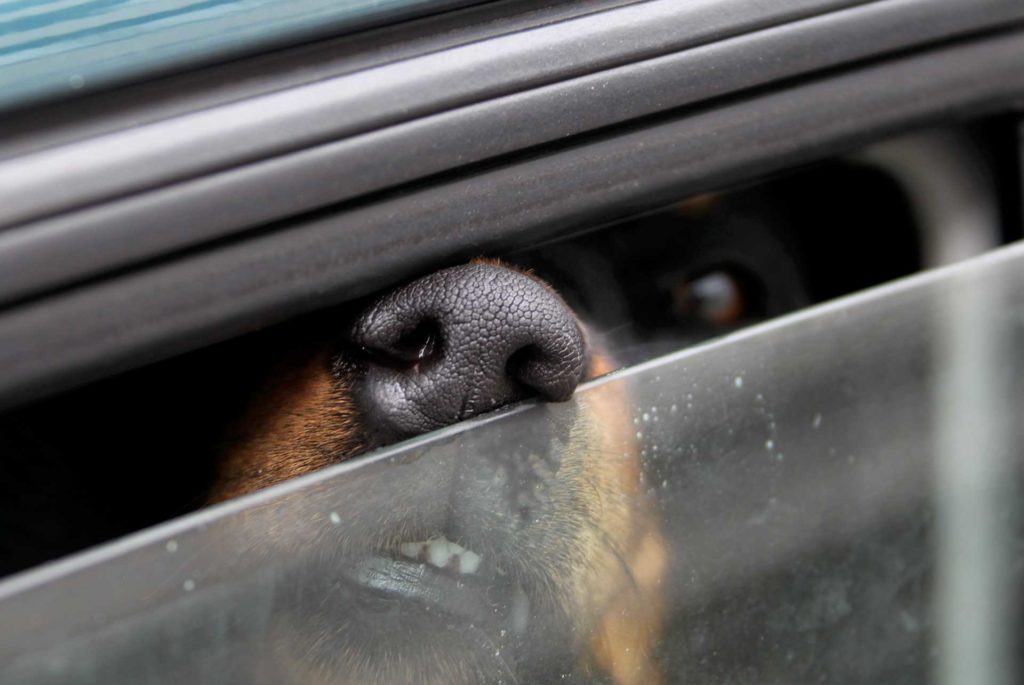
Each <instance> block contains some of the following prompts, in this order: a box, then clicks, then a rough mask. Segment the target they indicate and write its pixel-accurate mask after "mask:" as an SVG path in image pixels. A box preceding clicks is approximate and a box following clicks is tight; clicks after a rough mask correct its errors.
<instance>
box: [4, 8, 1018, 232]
mask: <svg viewBox="0 0 1024 685" xmlns="http://www.w3.org/2000/svg"><path fill="white" fill-rule="evenodd" d="M852 1H853V0H790V1H789V2H786V3H782V4H777V3H764V2H759V1H755V0H717V1H716V2H679V1H678V0H648V1H647V2H641V3H637V4H633V5H627V6H624V7H619V8H615V9H611V10H607V11H604V12H597V13H594V14H589V15H586V16H582V17H578V18H574V19H570V20H567V21H562V22H556V23H553V24H547V25H543V26H539V27H537V28H533V29H528V30H522V31H518V32H515V33H511V34H504V35H499V36H496V37H494V38H490V39H487V40H482V41H477V42H474V43H469V44H466V45H459V46H456V47H453V48H450V49H447V50H441V51H439V52H433V53H429V54H426V55H421V56H418V57H414V58H410V59H406V60H399V61H397V62H391V63H387V64H382V65H380V66H377V67H374V68H370V69H364V70H360V71H356V72H354V73H351V74H346V75H344V76H340V77H337V78H332V79H325V80H322V81H317V82H314V83H308V84H305V85H301V86H297V87H295V88H288V89H285V90H282V91H277V92H273V93H267V94H265V95H261V96H257V97H253V98H248V99H244V100H241V101H238V102H232V103H228V104H224V105H221V106H218V107H213V108H209V109H204V110H200V111H197V112H193V113H190V114H183V115H181V116H177V117H174V118H172V119H169V120H165V121H158V122H154V123H152V124H148V125H144V126H135V127H130V128H128V129H125V130H123V131H119V132H115V133H110V134H107V135H103V136H98V137H96V138H92V139H88V140H84V141H80V142H76V143H70V144H67V145H61V146H58V147H56V148H53V149H49V150H44V151H41V152H37V153H33V154H29V155H24V156H21V157H17V158H14V159H8V160H5V161H3V162H0V226H11V225H15V224H18V223H22V222H25V221H29V220H32V219H37V218H40V217H42V216H47V215H52V214H54V213H56V212H60V211H66V210H68V209H71V208H75V207H82V206H87V205H90V204H93V203H96V202H100V201H103V200H108V199H111V198H114V197H121V196H124V195H127V194H130V193H135V192H139V191H142V190H146V189H150V188H155V187H158V186H161V185H164V184H167V183H171V182H175V181H181V180H185V179H189V178H195V177H198V176H201V175H204V174H208V173H213V172H216V171H220V170H224V169H229V168H232V167H235V166H239V165H242V164H248V163H252V162H256V161H259V160H264V159H267V158H270V157H274V156H276V155H282V154H286V153H288V152H294V151H296V150H301V149H304V148H308V147H310V146H313V145H318V144H322V143H325V142H328V141H332V140H338V139H341V138H345V137H349V136H354V135H358V134H361V133H366V132H369V131H373V130H377V129H380V128H383V127H386V126H392V125H395V124H399V123H402V122H408V121H412V120H415V119H418V118H421V117H426V116H430V115H432V114H437V113H440V112H444V111H448V110H451V109H455V108H458V107H465V106H467V105H471V104H475V103H478V102H481V101H485V100H489V99H492V98H496V97H501V96H504V95H509V94H512V93H516V92H521V91H524V90H529V89H532V88H538V87H541V86H544V85H547V84H551V83H557V82H559V81H563V80H566V79H571V78H576V77H579V76H583V75H586V74H590V73H595V72H598V71H602V70H605V69H610V68H614V67H617V66H622V65H624V64H629V63H631V62H635V61H639V60H644V59H650V58H652V57H656V56H659V55H664V54H668V53H671V52H676V51H679V50H683V49H686V48H688V47H694V46H697V45H702V44H706V43H709V42H712V41H715V40H721V39H723V38H726V37H729V36H735V35H741V34H743V33H747V32H749V31H753V30H757V29H759V28H764V27H766V26H773V25H778V24H780V23H786V22H789V21H793V20H795V19H798V18H801V17H805V16H808V15H814V14H818V13H820V12H822V11H826V10H828V9H834V8H836V7H842V6H847V5H850V4H851V2H852ZM888 1H890V2H891V1H898V0H888ZM964 1H965V0H955V3H954V4H957V5H959V4H961V3H962V2H964ZM982 4H983V5H986V6H993V7H996V6H1000V7H1001V6H1003V5H1012V6H1013V10H1014V11H1016V12H1018V13H1019V12H1020V11H1021V9H1020V8H1019V7H1017V6H1016V5H1017V3H1016V2H1014V1H1013V0H982ZM1007 11H1009V10H1007ZM1007 11H1004V12H1003V13H1004V14H1005V13H1006V12H1007ZM971 14H976V15H977V16H979V17H980V16H982V13H974V12H971Z"/></svg>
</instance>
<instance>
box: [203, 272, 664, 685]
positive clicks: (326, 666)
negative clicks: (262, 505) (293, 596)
mask: <svg viewBox="0 0 1024 685" xmlns="http://www.w3.org/2000/svg"><path fill="white" fill-rule="evenodd" d="M339 318H340V319H341V320H342V321H343V323H342V324H341V325H339V321H338V319H339ZM339 329H340V330H339ZM302 337H303V344H302V345H300V346H298V347H297V348H295V349H293V350H291V351H290V354H288V355H285V357H284V358H283V359H282V360H281V362H280V363H279V366H278V368H277V369H276V370H275V371H274V372H273V373H272V374H271V375H270V377H269V379H268V381H267V382H266V384H265V386H264V387H263V389H262V390H261V391H260V392H258V393H257V394H256V397H257V399H256V400H255V402H254V403H253V404H252V406H250V407H249V409H248V410H247V411H246V412H244V413H243V415H242V417H241V419H240V420H239V421H238V423H237V426H238V427H237V429H235V430H234V431H231V432H230V433H229V436H230V437H229V438H228V439H227V440H226V446H225V449H224V454H223V456H222V457H221V458H220V459H218V463H219V469H218V473H217V477H216V479H215V482H214V484H213V487H212V489H211V492H210V495H209V499H210V502H220V501H224V500H227V499H231V498H234V497H237V496H240V495H244V494H248V493H250V492H253V491H255V490H258V489H261V488H264V487H267V486H271V485H274V484H276V483H279V482H282V481H285V480H287V479H290V478H293V477H295V476H298V475H302V474H305V473H309V472H311V471H314V470H317V469H320V468H323V467H325V466H327V465H330V464H334V463H339V462H343V461H346V460H348V459H351V458H353V457H355V456H357V455H360V454H363V453H365V452H366V451H369V450H372V449H374V448H376V447H380V446H382V445H386V444H390V443H392V442H395V441H397V440H401V439H403V438H408V437H412V436H415V435H418V434H421V433H424V432H427V431H430V430H435V429H438V428H441V427H444V426H446V425H449V424H452V423H455V422H458V421H461V420H464V419H466V418H470V417H473V416H476V415H479V414H481V413H484V412H488V411H492V410H494V409H496V408H499V407H502V406H505V405H507V404H509V403H512V402H515V401H518V400H520V399H523V398H525V397H528V396H530V395H531V394H538V395H540V396H541V397H543V398H545V399H547V400H551V401H565V400H568V399H570V398H571V397H572V393H573V390H574V389H575V387H576V385H577V384H578V383H579V382H581V381H584V380H587V379H592V378H596V377H598V376H601V375H604V374H606V373H608V372H609V371H611V370H612V369H613V368H614V363H613V362H612V361H611V359H610V358H609V357H608V355H607V354H605V353H603V352H602V351H601V350H600V347H599V345H598V344H597V342H596V341H595V340H593V336H592V335H591V334H588V332H587V331H586V328H585V327H584V326H583V324H582V323H581V322H580V321H579V320H578V318H577V317H576V315H575V314H574V313H573V311H572V310H571V309H570V308H569V307H568V306H567V305H566V304H565V302H564V301H563V300H562V298H561V297H560V296H559V295H558V293H557V292H556V291H555V290H554V289H553V288H552V287H551V286H549V285H548V284H547V283H546V282H544V281H543V280H541V279H540V278H538V277H537V276H535V275H534V274H532V273H530V272H528V271H524V270H520V269H516V268H514V267H511V266H509V265H506V264H504V263H501V262H497V261H487V260H474V261H473V262H472V263H470V264H467V265H463V266H456V267H452V268H449V269H444V270H441V271H438V272H435V273H433V274H429V275H427V276H425V277H423V278H420V279H417V280H415V281H413V282H412V283H409V284H407V285H405V286H403V287H400V288H398V289H396V290H393V291H391V292H389V293H387V294H385V295H384V296H382V297H381V298H379V299H378V300H376V301H374V302H372V303H370V304H369V305H368V306H367V307H366V309H365V310H363V311H362V312H360V313H358V314H357V315H356V316H354V317H353V320H351V321H347V320H345V318H344V317H335V316H333V315H328V316H326V317H321V318H319V319H318V320H317V321H316V322H315V323H313V324H311V325H310V327H309V328H307V329H306V330H305V332H304V334H303V336H302ZM630 417H631V414H630V408H629V405H628V400H627V398H626V397H625V396H624V394H623V392H622V391H621V390H620V389H616V388H608V389H605V390H604V392H599V393H597V394H596V395H593V396H591V395H588V396H587V397H586V398H581V399H580V400H579V401H577V402H576V404H575V406H574V407H573V408H572V411H571V412H570V413H569V415H568V419H567V420H563V421H559V422H558V423H560V424H561V425H559V426H558V428H557V429H555V428H551V432H558V433H560V435H559V436H558V437H557V438H555V439H548V438H549V437H551V432H547V431H546V432H545V438H544V439H542V440H539V441H535V442H533V443H530V444H527V445H522V444H520V445H515V446H513V447H512V448H511V449H510V448H509V446H505V447H504V448H503V447H502V446H497V447H496V448H495V449H492V450H484V451H483V452H484V454H481V455H480V456H478V457H476V458H470V459H467V460H465V463H461V464H458V465H456V466H454V467H448V466H447V465H444V466H440V467H434V468H433V469H432V470H431V469H428V468H426V467H425V468H424V470H423V471H422V472H417V475H416V478H415V479H414V480H413V481H411V482H409V483H407V484H406V487H395V486H392V489H393V491H392V492H380V491H379V490H378V491H377V492H374V493H372V494H370V495H369V496H367V494H365V493H361V492H360V491H359V489H358V488H356V489H353V490H352V491H344V492H346V494H345V495H344V497H342V496H341V495H340V494H339V495H338V497H339V498H340V499H342V501H344V502H345V505H346V506H345V509H346V511H348V510H356V511H358V512H360V513H359V514H356V515H355V520H356V521H358V522H359V523H358V525H352V526H350V527H347V528H346V531H345V534H344V536H343V538H344V542H343V545H342V551H339V552H338V553H337V555H330V554H328V555H327V558H328V559H329V560H330V561H328V562H326V563H325V562H324V557H323V556H322V555H323V553H322V552H321V556H320V557H318V558H317V562H316V565H317V566H318V567H319V568H321V569H325V571H323V572H334V573H337V569H338V568H343V569H347V568H349V567H350V566H352V565H353V564H355V567H356V570H355V571H352V572H351V573H349V575H348V577H347V580H348V581H350V582H348V583H347V587H346V591H345V592H342V593H340V594H341V595H342V596H344V597H345V600H344V601H343V602H340V603H339V605H337V606H336V605H334V604H332V603H330V602H329V600H324V599H322V598H321V599H320V601H318V602H316V603H313V604H310V603H308V602H305V603H304V602H302V601H301V600H297V601H295V602H294V604H295V605H296V606H299V607H301V611H294V610H289V611H287V618H286V619H285V620H284V622H283V623H284V625H286V626H287V628H285V629H283V630H280V631H276V639H275V641H274V642H275V650H276V651H275V653H274V658H273V661H274V662H275V663H276V667H278V668H280V667H281V664H286V665H287V666H286V667H285V670H284V671H283V672H282V674H281V676H280V677H281V678H283V679H286V680H288V681H291V682H323V683H413V682H415V683H439V684H440V683H446V684H451V683H467V684H468V683H499V682H524V681H525V682H546V681H548V680H550V679H551V674H552V673H557V674H559V678H560V680H561V681H562V682H565V681H566V680H565V676H566V675H568V674H574V677H575V676H579V677H586V678H587V679H588V680H592V679H593V678H595V677H597V674H602V675H604V676H607V677H608V678H609V679H610V682H614V683H618V684H622V685H627V684H633V683H636V684H640V683H658V682H659V681H660V674H659V673H658V672H657V669H656V667H655V666H654V663H653V658H652V657H653V649H654V646H655V644H656V640H657V635H658V632H659V626H660V621H661V617H660V609H661V605H662V603H661V602H660V601H659V599H658V591H659V586H660V583H661V580H662V575H663V573H664V569H665V551H664V545H663V542H662V540H661V538H660V534H659V532H658V524H657V521H656V518H655V516H654V515H653V512H652V511H651V510H650V509H649V508H648V507H647V502H646V500H645V499H644V497H643V495H642V486H641V478H642V476H641V467H640V461H639V450H638V446H637V445H636V438H635V435H634V433H635V428H634V427H633V423H632V420H631V418H630ZM485 454H486V455H487V456H484V455H485ZM453 469H454V470H456V471H457V472H458V478H457V479H452V477H451V475H450V474H451V471H452V470H453ZM439 472H440V473H441V475H438V473H439ZM398 477H399V478H401V476H398ZM451 480H456V481H457V482H456V483H455V484H452V483H451V482H450V481H451ZM424 483H429V485H428V486H427V487H424V485H423V484H424ZM438 490H440V493H438V492H437V491H438ZM424 491H425V492H426V493H427V497H426V498H424V500H422V501H421V500H420V499H419V498H418V497H417V495H416V494H415V493H417V492H424ZM438 498H441V501H442V506H440V507H438V506H436V505H434V504H433V500H437V499H438ZM382 502H383V504H384V506H383V509H382V508H381V503H382ZM439 509H440V510H439ZM378 510H380V511H378ZM368 511H373V512H375V513H374V514H373V515H371V516H369V518H370V519H371V520H372V521H374V524H372V525H364V522H365V520H366V519H367V513H366V512H368ZM346 518H349V516H348V514H346ZM332 532H333V531H332ZM271 544H277V543H271ZM302 546H307V547H315V548H319V549H323V548H324V547H325V546H326V545H325V542H324V540H323V539H308V540H303V541H302V544H301V545H299V547H300V549H295V550H289V551H290V552H291V553H292V554H298V555H302V554H303V551H302V549H301V547H302ZM360 565H361V566H360ZM367 565H372V567H373V568H372V570H373V579H372V581H368V580H367V579H366V578H365V575H366V568H367ZM439 567H440V568H439ZM303 573H308V569H303ZM424 573H426V574H427V579H426V580H424V575H423V574H424ZM341 575H342V576H344V575H345V573H344V572H342V573H341ZM413 577H414V578H416V582H415V587H414V588H412V589H409V588H408V587H406V586H407V585H409V584H410V583H411V582H412V581H410V580H409V579H410V578H413ZM460 584H461V585H463V586H468V587H466V588H464V589H462V590H459V591H454V592H453V591H450V588H451V587H452V586H458V585H460ZM389 585H401V586H402V589H401V591H394V590H393V589H392V588H390V587H385V586H389ZM446 589H447V590H448V591H446ZM431 593H433V594H439V595H440V596H441V597H443V598H444V599H443V600H439V599H436V598H434V597H432V596H429V595H431ZM453 594H457V595H458V596H457V597H455V598H454V599H453V598H452V595H453ZM461 604H467V605H468V606H462V607H461V608H459V609H452V607H453V606H455V605H461ZM353 605H356V606H358V607H360V608H359V609H353V608H352V606H353ZM378 605H379V606H378ZM367 606H370V607H371V608H367ZM388 606H391V607H392V608H393V611H396V612H397V615H398V616H400V618H399V619H394V617H387V618H382V617H381V616H382V612H383V611H384V609H383V607H388ZM495 607H497V609H496V610H495ZM524 607H528V608H524ZM517 613H518V614H519V615H518V616H515V614H517ZM494 614H497V615H499V618H497V619H495V617H494ZM453 621H454V622H455V625H454V627H452V623H453ZM460 623H461V624H460ZM445 626H448V629H445ZM270 667H271V668H272V667H273V666H270ZM524 679H525V680H524Z"/></svg>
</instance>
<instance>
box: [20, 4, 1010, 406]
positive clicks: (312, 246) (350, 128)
mask: <svg viewBox="0 0 1024 685" xmlns="http://www.w3.org/2000/svg"><path fill="white" fill-rule="evenodd" d="M682 5H685V6H682ZM577 9H579V8H577ZM758 12H760V13H758ZM534 18H535V19H536V18H537V17H534ZM519 20H520V21H522V17H520V18H519ZM496 21H497V20H496ZM672 22H678V23H672ZM1022 22H1024V6H1020V5H1019V3H1017V2H1010V1H1007V0H983V1H981V2H969V1H967V0H957V1H956V2H948V3H935V2H930V1H928V0H876V1H874V2H855V1H851V0H801V1H800V2H798V3H793V4H791V5H789V6H787V7H786V8H783V9H779V8H777V7H768V6H766V5H764V4H763V3H758V2H754V1H753V0H718V1H717V2H707V3H703V2H702V3H676V2H674V1H673V0H649V1H648V2H641V3H631V4H626V5H622V6H617V7H613V8H611V9H603V10H600V11H594V12H590V13H583V14H579V15H576V16H571V17H569V18H562V19H559V20H557V21H548V22H541V23H539V24H538V25H536V26H533V27H532V28H529V29H526V28H524V27H523V26H522V25H521V24H520V25H519V28H518V29H517V30H514V31H511V32H503V31H502V30H500V21H498V22H497V25H496V26H492V27H491V30H492V31H493V35H492V36H491V37H488V38H484V39H480V40H476V41H470V42H468V43H464V44H457V45H454V46H450V47H447V48H444V49H441V50H439V51H434V52H427V53H424V54H420V55H414V56H411V57H408V58H403V59H399V60H397V61H394V62H387V60H384V62H383V63H381V64H380V65H379V66H376V67H373V68H367V69H357V70H355V71H352V72H350V73H346V74H343V75H339V76H337V77H335V78H330V79H326V80H319V81H316V82H313V83H309V84H304V85H295V86H293V87H289V88H286V89H284V90H279V91H273V92H269V93H267V92H262V93H261V94H258V95H253V96H251V97H240V99H235V100H233V101H231V102H228V103H224V104H221V105H218V106H213V107H208V108H203V107H198V108H197V109H196V111H188V110H187V111H184V112H179V113H177V114H174V115H172V116H169V117H166V118H159V117H157V118H156V119H155V120H153V121H151V122H149V123H146V124H143V125H139V126H135V127H125V128H123V129H116V128H115V129H114V130H107V131H106V132H104V133H100V134H97V135H86V136H85V137H84V138H76V137H72V138H71V139H70V140H65V141H63V142H61V143H59V144H55V145H52V146H45V145H44V148H45V149H38V150H35V151H34V152H27V153H25V154H17V155H14V156H8V157H7V158H6V159H4V160H2V161H0V179H3V181H2V182H0V187H3V188H6V189H7V192H6V193H5V195H7V198H6V199H5V201H4V202H2V203H0V225H6V226H7V228H5V229H3V230H0V293H2V295H0V307H2V309H0V339H2V340H4V345H3V346H0V367H2V368H4V369H6V370H7V371H6V372H5V374H4V376H3V377H2V378H0V407H2V406H11V405H14V404H17V403H21V402H24V401H27V400H31V399H35V398H38V397H42V396H44V395H46V394H49V393H52V392H56V391H59V390H63V389H67V388H70V387H72V386H75V385H79V384H82V383H85V382H88V381H91V380H95V379H97V378H101V377H103V376H106V375H110V374H112V373H116V372H119V371H122V370H126V369H129V368H133V367H137V366H140V365H143V364H146V363H149V362H152V361H157V360H159V359H163V358H167V357H169V356H172V355H175V354H178V353H182V352H185V351H188V350H191V349H196V348H198V347H201V346H205V345H207V344H211V343H213V342H217V341H220V340H225V339H227V338H230V337H234V336H236V335H239V334H242V333H245V332H248V331H252V330H255V329H258V328H261V327H264V326H267V325H271V324H274V323H277V322H280V321H283V320H285V319H287V318H289V317H291V316H295V315H297V314H301V313H303V312H306V311H310V310H313V309H316V308H319V307H323V306H328V305H331V304H336V303H338V302H341V301H344V300H347V299H352V298H355V297H358V296H361V295H364V294H366V293H368V292H370V291H372V290H375V289H378V288H380V287H383V286H386V285H388V284H390V283H394V282H395V281H397V280H399V279H402V278H404V277H406V276H408V275H411V274H414V273H416V272H417V271H421V270H423V269H425V268H429V267H431V266H436V265H438V264H440V263H446V262H450V261H453V260H457V259H462V258H465V257H467V256H472V255H474V254H479V253H483V252H487V253H501V252H504V251H507V250H511V249H515V248H516V247H519V246H523V245H526V244H530V243H532V242H537V241H540V240H546V239H551V238H554V237H557V236H559V235H565V234H568V233H570V232H574V231H578V230H582V229H584V228H590V227H594V226H598V225H601V224H605V223H609V222H611V221H614V220H616V219H618V218H621V217H624V216H627V215H629V214H631V213H635V212H636V211H637V210H639V209H644V208H648V207H653V206H657V205H658V204H659V203H663V202H667V201H670V200H672V199H674V198H675V197H678V196H680V195H683V194H688V193H693V192H700V191H702V190H709V189H712V188H717V187H721V186H723V185H727V184H731V183H736V182H740V181H743V180H749V179H751V178H754V177H756V176H759V175H763V174H765V173H769V172H772V171H775V170H779V169H782V168H785V167H790V166H793V165H796V164H799V163H803V162H806V161H811V160H813V159H817V158H821V157H824V156H827V155H831V154H836V153H838V152H842V151H844V150H848V149H851V148H853V147H855V146H857V145H859V144H863V143H865V142H868V141H870V140H873V139H877V138H879V137H881V136H883V135H887V134H891V133H897V132H899V131H903V130H907V129H908V128H912V127H915V126H923V125H927V124H931V123H940V122H946V121H952V120H956V119H958V118H962V117H966V116H969V115H975V114H980V113H986V112H993V111H1000V110H1003V109H1007V108H1009V107H1011V106H1013V105H1014V104H1015V103H1019V100H1020V98H1021V96H1022V95H1024V28H1022ZM676 27H682V28H676ZM886 27H890V28H889V30H888V31H886V30H884V29H885V28H886ZM893 27H895V28H893ZM541 47H543V48H544V49H543V50H541V49H540V48H541ZM556 55H572V56H574V59H573V60H567V61H566V62H565V63H562V62H559V61H558V60H553V59H552V58H553V56H556ZM485 66H487V69H486V70H485V69H484V67H485ZM425 73H427V74H430V77H429V78H423V75H424V74H425ZM378 79H383V80H378ZM374 83H375V84H377V85H376V86H374V87H373V88H370V87H368V86H369V85H370V84H374ZM452 83H455V84H458V85H459V88H460V90H458V91H457V92H454V91H451V90H450V89H446V88H445V87H444V86H445V84H452ZM359 84H363V86H367V87H365V88H363V89H359V88H358V86H359ZM214 90H215V89H214ZM325 94H327V95H330V96H331V97H328V98H327V99H322V98H321V96H323V95H325ZM181 97H182V98H185V99H187V98H188V97H189V93H188V92H182V93H181ZM299 97H301V98H307V99H303V100H300V101H299V102H300V104H301V106H290V107H284V109H283V110H281V111H277V110H273V111H272V110H269V109H268V108H267V103H268V102H271V103H274V102H276V103H279V104H281V103H284V104H287V102H288V100H289V99H290V98H299ZM331 98H333V99H331ZM293 105H294V103H293ZM54 106H55V105H54ZM339 108H340V109H339ZM281 112H284V114H286V115H287V116H276V115H278V114H281ZM37 114H38V113H37ZM31 115H32V112H31V111H28V112H25V113H22V114H21V115H19V116H23V117H27V116H31ZM345 115H348V116H345ZM111 116H115V117H116V116H117V113H116V112H115V113H113V114H112V115H111ZM218 117H219V118H218ZM40 121H41V122H44V121H45V119H41V120H40ZM211 121H212V122H215V123H217V126H220V128H219V129H218V128H216V127H211V128H204V125H205V124H204V122H206V123H209V122H211ZM303 122H305V123H306V124H309V125H311V126H314V129H315V130H313V131H311V130H308V129H306V128H303V126H302V124H303ZM317 122H320V123H317ZM324 122H326V123H324ZM321 124H323V125H321ZM232 127H237V129H238V131H237V135H236V134H235V133H232V134H231V135H226V134H225V136H224V137H223V138H222V137H219V136H218V135H216V133H217V132H218V131H220V132H230V131H233V130H234V129H233V128H232ZM101 128H102V127H101ZM496 130H497V131H498V132H499V133H500V135H496V134H495V131H496ZM171 134H175V135H178V136H179V138H173V137H172V138H171V139H170V140H175V141H178V142H179V143H180V146H178V145H169V146H167V145H165V146H164V147H162V148H152V147H151V146H149V145H148V144H147V141H148V142H153V141H159V140H161V136H167V135H171ZM25 135H26V136H28V137H31V136H29V134H28V133H26V134H25ZM204 135H206V136H212V137H210V138H209V139H205V138H204V137H203V136H204ZM252 140H258V141H260V146H259V148H258V150H256V149H253V148H254V146H252V145H246V144H245V143H246V141H252ZM202 141H206V143H207V145H209V149H208V150H204V151H203V153H204V154H203V155H202V156H201V159H195V158H194V157H193V155H194V153H195V151H196V149H195V148H194V147H193V146H195V145H199V144H200V143H201V142H202ZM211 141H212V142H211ZM164 142H165V143H166V142H167V141H166V140H165V141H164ZM339 178H344V179H347V180H348V182H347V183H344V184H342V183H339ZM7 200H10V202H8V201H7Z"/></svg>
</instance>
